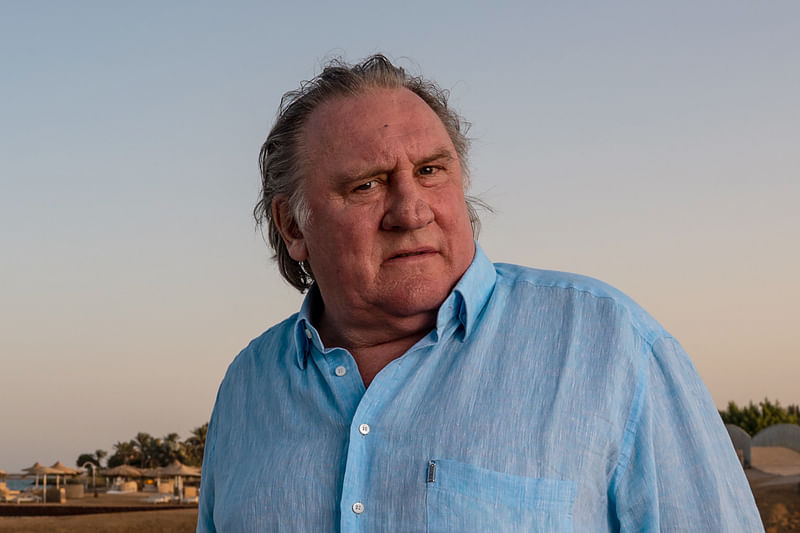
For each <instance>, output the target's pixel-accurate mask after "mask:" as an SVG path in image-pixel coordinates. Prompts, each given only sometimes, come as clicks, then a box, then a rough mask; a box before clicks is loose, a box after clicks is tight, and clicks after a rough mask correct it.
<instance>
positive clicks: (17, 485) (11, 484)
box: [6, 479, 33, 490]
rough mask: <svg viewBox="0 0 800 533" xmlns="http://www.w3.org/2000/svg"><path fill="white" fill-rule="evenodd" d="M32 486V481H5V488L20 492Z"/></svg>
mask: <svg viewBox="0 0 800 533" xmlns="http://www.w3.org/2000/svg"><path fill="white" fill-rule="evenodd" d="M31 485H33V480H32V479H7V480H6V486H7V487H8V488H9V489H11V490H22V489H24V488H26V487H30V486H31Z"/></svg>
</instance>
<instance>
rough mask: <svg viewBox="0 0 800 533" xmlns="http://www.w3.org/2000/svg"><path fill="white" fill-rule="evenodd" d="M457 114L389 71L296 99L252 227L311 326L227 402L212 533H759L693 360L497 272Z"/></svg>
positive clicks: (597, 293)
mask: <svg viewBox="0 0 800 533" xmlns="http://www.w3.org/2000/svg"><path fill="white" fill-rule="evenodd" d="M466 151H467V140H466V138H465V136H464V128H463V124H462V121H461V119H460V118H459V117H458V115H457V114H455V113H454V112H453V111H452V110H451V109H450V108H448V106H447V100H446V94H445V93H444V92H443V91H441V90H439V89H438V88H437V87H436V86H435V85H433V84H432V83H430V82H427V81H424V80H422V79H420V78H414V77H411V76H409V75H407V74H406V73H405V72H404V71H403V70H402V69H399V68H397V67H395V66H394V65H392V64H391V63H390V62H389V61H388V60H387V59H386V58H384V57H383V56H373V57H371V58H369V59H367V60H365V61H364V62H362V63H360V64H357V65H354V66H350V65H347V64H344V63H341V62H334V63H332V64H331V65H329V66H328V67H327V68H325V70H324V71H323V72H322V74H320V75H319V76H318V77H317V78H315V79H314V80H312V81H311V82H309V83H306V84H304V85H303V86H302V88H301V89H300V90H298V91H295V92H291V93H288V94H287V95H286V96H285V97H284V100H283V103H282V106H281V110H280V113H279V116H278V119H277V121H276V123H275V125H274V127H273V128H272V131H271V132H270V134H269V136H268V137H267V140H266V142H265V144H264V147H263V149H262V151H261V170H262V177H263V196H262V198H261V200H260V201H259V204H258V206H257V207H256V217H257V219H258V220H259V221H261V222H264V221H265V222H266V223H267V224H268V226H269V238H270V243H271V245H272V246H273V248H274V249H275V253H276V257H277V260H278V264H279V266H280V269H281V272H282V274H283V275H284V277H286V279H287V280H288V281H289V282H290V283H292V284H293V285H294V286H295V287H297V288H298V289H300V290H301V291H305V290H306V289H308V295H307V297H306V299H305V302H304V303H303V306H302V308H301V309H300V312H299V313H297V314H295V315H293V316H291V317H290V318H288V319H287V320H285V321H284V322H282V323H280V324H278V325H276V326H274V327H272V328H270V329H269V330H268V331H267V332H266V333H264V334H263V335H261V336H260V337H258V338H257V339H255V340H254V341H252V342H251V343H250V345H249V346H248V347H247V348H245V349H244V350H243V351H242V352H241V353H240V354H239V356H238V357H237V358H236V359H235V361H234V362H233V363H232V364H231V366H230V368H229V369H228V372H227V375H226V376H225V379H224V381H223V382H222V385H221V386H220V390H219V395H218V398H217V403H216V406H215V407H214V413H213V415H212V419H211V425H210V427H209V433H208V441H207V443H206V455H205V459H204V463H203V485H202V490H201V504H200V514H199V521H198V531H296V532H327V531H342V532H355V531H368V532H384V531H387V532H425V531H427V532H459V533H461V532H473V531H475V532H482V531H491V532H498V531H503V532H522V531H541V532H557V531H736V532H742V531H760V530H761V525H760V520H759V516H758V512H757V510H756V508H755V505H754V503H753V499H752V496H751V494H750V491H749V488H748V486H747V481H746V480H745V477H744V474H743V471H742V469H741V467H740V466H739V464H738V462H737V458H736V455H735V454H734V451H733V448H732V446H731V443H730V441H729V439H728V436H727V433H726V432H725V429H724V427H723V425H722V422H721V421H720V419H719V416H718V414H717V412H716V410H715V408H714V405H713V403H712V402H711V400H710V398H709V395H708V392H707V391H706V389H705V387H704V386H703V384H702V382H701V380H700V378H699V377H698V375H697V373H696V372H695V370H694V368H693V367H692V364H691V362H690V361H689V359H688V357H687V356H686V354H685V353H684V352H683V350H682V349H681V347H680V345H679V344H678V343H677V341H676V340H675V339H673V338H672V337H671V336H670V335H669V334H668V333H667V332H666V331H664V329H662V328H661V327H660V326H659V325H658V324H657V323H656V322H655V321H654V320H653V319H652V318H651V317H650V316H649V315H648V314H647V313H646V312H645V311H643V310H642V309H641V308H639V307H638V306H637V305H636V304H635V303H633V302H632V301H631V300H630V299H628V298H627V297H625V296H624V295H622V294H621V293H619V292H618V291H616V290H614V289H613V288H611V287H609V286H607V285H605V284H603V283H601V282H598V281H595V280H592V279H588V278H585V277H581V276H575V275H569V274H563V273H557V272H549V271H540V270H533V269H529V268H524V267H520V266H514V265H504V264H492V263H491V262H490V261H489V260H488V259H487V258H486V256H485V255H484V253H483V252H482V251H481V249H480V247H479V246H477V244H476V243H475V240H474V226H475V224H476V222H477V217H476V216H475V212H474V209H472V206H471V203H470V200H469V199H468V197H467V196H465V188H466V186H467V181H468V180H467V171H466V167H465V161H466Z"/></svg>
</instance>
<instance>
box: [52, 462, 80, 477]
mask: <svg viewBox="0 0 800 533" xmlns="http://www.w3.org/2000/svg"><path fill="white" fill-rule="evenodd" d="M50 468H55V469H56V470H60V471H61V473H62V474H64V475H65V476H77V475H78V474H80V473H81V471H80V470H75V469H74V468H70V467H68V466H67V465H65V464H64V463H62V462H61V461H56V462H55V463H54V464H52V465H50Z"/></svg>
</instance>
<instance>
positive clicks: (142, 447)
mask: <svg viewBox="0 0 800 533" xmlns="http://www.w3.org/2000/svg"><path fill="white" fill-rule="evenodd" d="M154 440H155V439H153V436H152V435H150V434H149V433H145V432H143V431H140V432H139V433H137V434H136V437H135V438H134V439H133V440H132V441H131V442H133V445H134V446H135V447H136V449H137V450H138V452H139V454H140V455H139V466H141V467H142V468H147V467H148V463H149V464H150V466H152V463H153V459H154V457H153V456H154V455H155V452H156V451H157V446H156V443H155V442H154Z"/></svg>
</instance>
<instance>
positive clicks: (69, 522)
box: [0, 446, 800, 533]
mask: <svg viewBox="0 0 800 533" xmlns="http://www.w3.org/2000/svg"><path fill="white" fill-rule="evenodd" d="M751 453H752V463H753V468H750V469H748V470H747V471H746V474H747V479H748V481H749V482H750V487H751V489H752V490H753V495H754V497H755V500H756V504H757V505H758V509H759V512H760V513H761V519H762V520H763V522H764V528H765V529H766V533H786V532H791V531H800V453H797V452H794V451H792V450H788V449H786V448H780V447H774V446H770V447H753V449H752V451H751ZM147 496H149V494H142V493H138V494H133V495H128V494H125V495H105V494H103V495H101V496H100V497H99V498H93V497H92V496H91V494H89V495H87V496H86V497H85V498H83V499H81V500H69V502H68V503H67V504H52V505H55V506H61V507H81V506H84V507H86V506H88V507H98V506H100V507H102V506H106V507H108V509H120V508H125V507H127V508H131V509H134V508H138V507H141V506H142V505H145V504H144V503H143V502H142V500H143V499H145V498H146V497H147ZM23 505H25V504H23ZM149 505H151V506H152V509H154V510H151V511H139V510H137V511H131V512H114V513H101V514H86V515H73V516H0V531H3V532H4V533H22V532H25V533H40V532H41V533H44V532H52V533H77V532H81V533H83V532H95V531H102V532H108V533H133V532H139V531H147V532H154V533H159V532H170V533H172V532H176V533H180V532H184V531H185V532H191V531H194V530H195V524H196V522H197V508H196V507H193V508H191V507H189V508H179V509H164V508H163V507H159V506H158V504H149ZM3 508H5V509H3ZM96 510H101V509H96ZM4 511H5V513H8V506H7V505H6V504H0V513H4Z"/></svg>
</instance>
